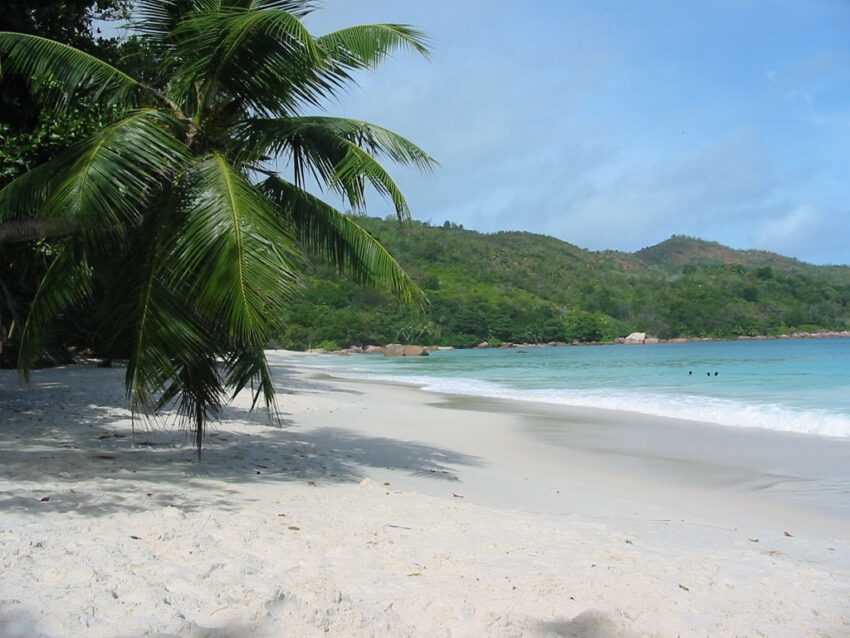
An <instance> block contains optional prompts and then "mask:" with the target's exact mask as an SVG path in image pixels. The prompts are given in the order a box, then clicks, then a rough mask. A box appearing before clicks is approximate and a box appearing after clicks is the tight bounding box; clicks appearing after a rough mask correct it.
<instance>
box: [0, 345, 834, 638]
mask: <svg viewBox="0 0 850 638" xmlns="http://www.w3.org/2000/svg"><path fill="white" fill-rule="evenodd" d="M10 372H11V374H9V373H7V372H6V371H4V372H2V373H0V416H2V418H0V455H2V459H3V463H2V464H0V509H2V512H3V516H2V518H0V558H2V563H0V564H2V565H3V574H4V578H3V579H2V580H1V581H0V630H2V631H0V633H3V634H4V635H8V636H21V637H23V636H34V635H35V636H50V637H51V638H57V637H60V636H74V635H81V634H85V635H88V636H96V637H98V636H103V637H106V636H108V637H118V636H139V635H142V634H145V633H147V634H148V635H150V634H152V635H158V636H163V637H164V636H174V635H179V636H191V637H210V638H213V637H219V636H224V635H228V636H230V635H252V636H261V637H263V636H268V637H269V638H271V637H272V636H280V635H290V636H296V637H300V636H304V637H308V636H328V635H330V636H355V637H358V636H364V637H365V636H387V637H390V636H392V637H395V636H421V635H444V636H479V635H487V636H496V637H504V638H507V637H509V636H511V637H512V636H528V637H533V638H544V637H550V636H588V637H593V638H633V637H635V636H671V635H688V636H691V635H693V636H696V635H712V636H730V637H731V636H738V635H759V634H763V635H770V636H773V637H777V636H778V637H780V638H781V637H783V636H787V637H788V638H791V637H792V636H793V637H796V636H800V635H809V636H829V635H844V634H847V633H848V632H850V611H848V609H847V604H846V592H847V590H848V588H850V541H848V540H847V539H848V537H850V536H848V535H847V534H845V533H844V530H845V527H844V524H845V522H842V520H838V521H835V520H832V522H829V521H826V522H824V521H822V520H819V517H817V516H813V515H808V514H805V513H801V512H798V511H794V510H793V508H791V509H789V508H787V507H785V506H784V505H783V504H782V500H781V498H780V505H778V506H772V505H771V504H770V499H767V501H766V502H765V503H764V506H763V507H759V508H757V509H754V508H753V503H755V502H757V501H759V500H761V499H758V498H756V497H758V496H759V495H760V494H763V493H765V492H769V491H770V489H771V488H770V487H768V486H764V485H749V484H748V483H747V481H746V480H744V481H743V482H740V483H737V484H732V485H713V484H707V485H703V486H702V487H700V486H699V485H694V484H693V481H688V480H679V481H675V480H674V481H672V483H673V484H670V483H671V481H669V480H660V478H659V477H660V476H661V475H659V474H658V473H657V471H658V470H659V469H661V470H663V471H664V472H666V471H667V470H669V469H670V468H671V467H674V469H675V464H673V466H667V467H666V470H665V463H669V460H668V461H665V460H664V459H663V458H651V457H647V456H646V455H643V456H642V455H641V452H640V450H639V449H635V448H634V447H633V446H634V445H635V443H636V442H638V441H641V440H645V437H644V434H645V432H646V431H647V428H648V429H649V430H652V429H653V428H657V427H658V426H657V425H654V424H653V423H645V424H640V423H635V422H634V421H633V420H632V416H631V415H627V414H626V415H623V414H619V413H617V414H616V415H609V416H612V418H614V421H615V422H613V423H612V422H609V425H608V426H606V427H611V428H617V427H621V428H623V427H625V425H623V424H622V423H621V424H620V426H618V425H617V423H616V420H617V419H621V420H624V423H625V424H626V425H627V424H629V423H630V424H633V426H634V427H633V429H632V435H634V437H636V438H635V439H634V440H632V439H630V438H629V437H627V436H624V435H623V433H622V430H620V431H618V436H616V437H613V439H612V440H613V441H614V442H615V443H617V445H620V446H622V449H620V450H619V451H618V450H616V449H614V450H612V449H610V448H604V449H595V448H594V443H593V441H592V440H590V439H588V438H587V436H586V432H583V431H582V429H581V427H579V428H578V429H576V430H575V431H574V432H573V435H574V436H575V437H576V440H578V441H581V442H582V445H578V446H575V445H571V446H570V447H566V446H563V445H560V444H559V445H553V444H552V443H551V442H550V441H547V440H545V439H546V436H548V434H546V433H545V432H543V433H541V432H540V431H539V429H540V428H541V427H544V426H545V425H546V424H547V419H549V420H552V419H556V420H559V419H563V418H564V414H565V413H564V412H563V411H562V410H556V411H554V412H552V413H549V414H541V413H539V411H537V412H535V414H528V412H529V410H528V406H519V405H516V404H514V403H510V404H509V403H508V402H488V401H483V400H470V399H468V398H460V397H451V396H446V395H437V394H431V393H426V392H423V391H421V390H418V389H416V388H415V387H410V386H404V385H392V384H383V383H374V382H364V381H348V380H340V379H336V378H330V377H327V376H326V375H321V374H316V373H315V372H314V371H306V370H299V369H298V355H294V356H293V357H292V366H291V367H288V368H284V369H275V384H276V388H277V390H278V395H279V400H280V405H281V409H282V411H283V427H281V428H277V427H272V426H270V425H268V424H267V422H266V421H265V418H264V415H263V414H262V413H249V412H248V411H247V407H248V405H249V404H250V398H249V397H248V396H247V395H244V394H243V395H240V396H239V397H237V399H236V401H235V402H234V404H233V406H231V407H229V408H227V409H226V410H225V415H224V417H225V418H224V420H223V421H222V422H221V423H220V424H218V425H217V426H215V427H214V428H211V429H210V431H209V437H208V440H207V441H208V442H207V444H206V446H205V452H204V460H203V461H202V462H201V463H198V462H197V461H195V454H194V450H193V449H192V448H191V446H190V445H189V444H188V441H189V439H188V437H186V436H185V435H183V434H181V433H180V432H176V431H174V430H173V429H168V428H165V429H158V430H149V429H145V428H143V427H137V428H136V433H135V435H133V433H132V423H131V422H130V419H129V413H128V412H127V410H126V407H125V405H124V399H123V391H122V386H121V381H120V376H121V371H120V370H117V369H111V370H110V369H99V368H93V367H92V368H79V369H72V368H60V369H49V370H38V371H34V373H33V385H32V386H31V387H29V388H20V387H18V386H17V384H16V379H15V376H14V372H13V371H10ZM572 416H573V418H574V419H575V420H576V422H579V423H580V422H581V421H582V420H583V419H584V420H587V419H588V418H594V417H600V415H599V414H598V413H592V414H591V413H590V412H587V411H585V412H581V413H574V414H573V415H572ZM529 428H530V429H532V430H534V429H535V428H537V430H535V431H528V429H529ZM654 431H656V432H665V431H666V432H667V433H668V434H669V432H670V431H669V430H665V429H664V427H663V426H662V427H661V429H656V430H654ZM642 433H643V434H642ZM715 434H716V433H715ZM541 435H542V436H541ZM711 435H712V433H708V434H707V435H706V436H709V437H710V436H711ZM684 438H685V439H689V437H688V436H685V437H684ZM664 440H665V441H666V442H665V443H664V444H665V445H668V444H669V445H671V446H673V449H668V448H665V450H664V451H666V452H671V451H675V445H674V444H675V443H676V442H675V441H670V440H668V439H667V438H666V437H664ZM736 440H738V439H736ZM679 443H681V441H680V442H679ZM692 443H693V441H692ZM721 443H724V446H722V447H725V442H723V441H721ZM696 446H697V449H699V450H701V451H702V452H705V453H708V452H710V450H708V449H706V448H705V445H704V442H701V441H696ZM630 448H631V449H632V451H633V454H632V456H633V457H634V458H635V459H637V461H638V462H637V463H636V465H635V466H629V464H628V463H624V462H623V459H624V458H627V457H628V450H629V449H630ZM646 464H648V465H646ZM659 464H660V467H659ZM680 469H681V468H680ZM684 469H685V470H686V471H693V469H694V468H693V467H690V469H688V463H687V462H686V463H685V468H684ZM662 474H663V472H662ZM674 474H675V472H674ZM692 477H697V478H699V472H696V473H694V474H692ZM697 482H699V481H697ZM779 496H780V497H781V496H782V495H781V494H780V495H779ZM827 518H829V517H827ZM834 525H837V527H834Z"/></svg>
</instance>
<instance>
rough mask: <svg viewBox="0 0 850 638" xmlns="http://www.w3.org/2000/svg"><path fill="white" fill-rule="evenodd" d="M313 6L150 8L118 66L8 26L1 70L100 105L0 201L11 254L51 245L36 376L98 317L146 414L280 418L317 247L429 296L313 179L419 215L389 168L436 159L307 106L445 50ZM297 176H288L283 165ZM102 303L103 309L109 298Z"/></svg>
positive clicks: (37, 311) (410, 300)
mask: <svg viewBox="0 0 850 638" xmlns="http://www.w3.org/2000/svg"><path fill="white" fill-rule="evenodd" d="M311 10H312V3H311V2H308V1H306V0H252V1H249V0H226V1H224V2H215V3H209V2H204V1H203V0H174V1H172V2H159V1H154V0H139V1H137V2H135V3H134V17H135V18H136V19H137V21H136V23H135V25H134V26H135V29H136V32H137V33H138V34H139V35H140V36H142V39H141V40H135V41H131V42H132V45H131V46H129V47H128V50H129V52H130V53H132V54H133V57H132V58H125V59H122V60H121V61H119V62H117V63H115V64H112V63H110V60H109V59H103V58H102V57H98V56H96V55H92V54H89V53H87V52H84V51H81V50H80V49H77V48H73V47H71V46H68V45H66V44H63V43H60V42H57V41H54V40H49V39H46V38H44V37H40V36H35V35H29V34H21V33H0V65H2V69H3V71H4V73H9V72H11V73H14V74H16V75H17V76H19V77H20V78H22V79H23V80H25V81H26V84H27V87H28V89H29V90H30V91H31V94H32V95H33V96H34V97H35V98H36V99H37V100H38V103H39V104H42V105H44V109H45V110H46V112H48V113H51V114H56V115H57V116H60V117H61V116H65V115H66V114H69V113H74V112H75V109H79V108H80V107H81V106H85V105H88V104H97V105H99V108H98V112H97V117H96V118H95V119H94V120H93V121H92V122H90V123H89V124H87V126H86V127H83V128H84V129H91V130H86V131H85V133H86V134H85V135H84V136H82V137H81V138H80V139H79V140H78V141H75V142H74V143H72V144H71V145H70V146H68V147H67V148H65V149H63V150H61V151H60V152H58V153H57V154H55V155H53V156H52V157H51V159H49V160H48V161H47V162H46V163H44V164H41V165H40V166H38V167H35V168H32V169H31V170H28V171H27V172H26V173H24V174H23V175H21V176H18V177H16V178H15V179H14V180H13V181H11V183H9V184H8V185H6V186H5V187H4V188H3V189H2V191H0V244H3V243H4V242H6V243H8V242H13V241H15V242H19V241H31V240H43V239H48V240H50V250H49V254H46V255H45V259H46V260H48V261H49V267H48V269H47V271H46V273H45V274H44V276H43V278H42V279H41V282H40V284H39V288H38V292H37V294H36V296H35V298H34V299H33V301H32V305H31V307H30V308H29V312H28V316H27V319H26V324H25V327H24V329H23V330H22V331H21V334H20V337H19V341H18V343H17V344H16V346H17V348H18V353H19V354H18V364H19V366H20V368H21V370H22V371H24V372H25V371H26V370H27V369H28V367H29V366H30V365H32V363H33V361H34V360H35V358H36V356H37V354H38V352H39V351H40V349H41V347H42V345H43V344H45V343H47V342H48V341H49V339H50V338H51V336H52V335H51V331H52V329H53V328H54V327H55V326H56V324H57V321H56V320H57V318H58V317H63V316H67V315H68V314H69V313H71V314H73V312H74V310H75V309H79V308H85V309H88V310H89V312H88V314H87V315H86V319H85V321H86V325H87V328H88V330H89V331H90V333H91V335H92V339H93V340H94V345H95V346H96V348H97V350H98V351H99V352H100V353H101V354H103V355H105V356H107V357H108V356H115V357H118V356H120V357H126V358H127V359H128V360H129V364H128V367H127V374H126V380H125V382H126V387H127V391H128V394H129V395H130V396H131V398H132V404H133V407H134V410H139V411H141V412H143V413H145V414H152V413H156V412H157V411H158V410H160V409H162V408H164V407H165V406H167V405H170V404H172V403H174V404H176V406H177V408H178V413H179V414H180V415H181V416H182V417H184V418H185V419H187V420H188V422H190V423H191V424H192V427H193V429H194V432H195V441H196V444H197V447H198V453H199V454H200V450H201V445H202V441H203V435H204V430H205V424H206V423H207V421H208V420H209V419H211V418H215V417H216V416H217V414H218V413H219V411H220V408H221V407H222V405H223V403H224V402H225V401H226V399H227V396H228V394H230V393H235V392H237V391H239V390H240V389H242V388H245V387H247V386H249V385H250V386H251V387H252V388H254V389H255V394H254V404H255V405H256V403H257V402H258V400H259V399H260V397H262V398H263V399H264V400H265V403H266V405H267V407H269V409H270V410H273V409H274V388H273V387H272V380H271V377H270V373H269V370H268V366H267V364H266V359H265V355H264V353H263V348H264V347H265V346H266V345H267V343H268V342H269V339H270V338H271V337H272V336H273V334H274V330H275V329H276V327H277V326H278V325H279V318H280V316H282V315H283V314H284V312H285V308H286V305H287V302H288V301H289V300H290V299H291V298H292V296H293V294H294V292H295V290H296V289H297V288H298V285H299V283H300V278H301V275H300V273H301V270H302V267H303V265H304V262H303V259H304V255H305V253H310V254H312V255H314V256H315V257H316V258H318V259H320V260H322V261H323V262H327V263H329V264H331V265H332V266H333V267H334V268H336V269H341V270H343V271H345V272H347V273H349V276H350V277H351V278H352V281H356V282H357V283H359V284H363V283H365V284H371V285H375V286H382V287H383V288H384V289H386V290H387V291H389V294H391V295H392V296H393V297H394V298H395V299H396V300H400V301H401V302H403V303H404V304H407V305H410V304H414V305H415V304H417V303H420V302H421V299H422V297H421V292H420V290H419V288H418V287H417V286H416V285H415V283H414V282H413V281H412V280H410V279H409V278H408V277H407V276H406V275H405V273H404V271H403V270H402V269H401V268H400V267H399V265H398V263H397V262H396V261H395V260H394V259H393V258H392V257H391V256H390V254H389V253H388V252H387V251H386V250H385V248H384V247H383V246H382V245H381V244H380V243H379V242H378V241H376V240H375V239H374V238H373V237H372V236H371V235H370V234H368V233H367V232H365V231H364V230H363V229H362V228H360V226H358V224H357V223H356V221H355V220H354V219H352V218H350V217H347V216H345V215H343V214H342V213H340V212H339V211H337V210H336V209H335V208H333V207H332V206H330V205H328V204H327V203H325V202H324V201H323V200H321V199H319V198H318V197H316V196H314V195H312V194H311V193H310V192H309V191H308V190H307V189H306V186H307V182H308V179H315V180H316V181H317V182H318V183H319V184H320V185H321V186H323V187H324V188H325V189H327V190H328V191H331V192H335V193H337V194H338V195H340V196H342V197H343V198H344V199H345V200H346V201H347V203H348V205H349V206H351V207H352V209H354V210H358V211H362V210H363V209H364V208H365V203H366V202H365V193H366V189H367V186H371V187H373V188H374V189H375V190H377V191H378V192H379V193H380V194H382V195H384V196H386V197H388V198H390V199H391V200H392V201H393V203H394V204H395V208H396V211H397V214H398V216H399V217H400V218H401V219H406V218H408V217H409V211H408V208H407V204H406V202H405V199H404V197H403V195H402V193H401V192H400V191H399V189H398V188H397V186H396V184H395V183H394V181H393V180H392V178H391V177H390V176H389V174H388V173H387V171H386V170H385V168H384V167H383V165H382V164H381V161H380V160H382V159H389V160H392V161H394V162H397V163H402V164H412V165H415V166H418V167H420V168H422V169H426V170H427V169H429V168H430V167H431V166H432V165H433V160H432V159H431V158H430V157H429V156H428V155H427V154H426V153H425V152H423V151H422V150H421V149H420V148H418V147H417V146H415V145H414V144H412V143H411V142H409V141H407V140H405V139H404V138H402V137H400V136H398V135H396V134H394V133H392V132H391V131H388V130H386V129H383V128H380V127H378V126H375V125H373V124H369V123H366V122H360V121H355V120H349V119H340V118H333V117H317V116H311V115H305V114H304V113H305V111H306V110H308V109H310V108H314V107H317V106H319V105H320V104H321V102H322V101H323V100H325V99H327V98H328V97H330V96H333V95H335V93H336V92H337V91H338V90H340V89H342V88H344V87H346V86H347V85H348V84H349V83H350V82H351V80H352V77H351V74H352V73H353V72H355V71H357V70H361V69H372V68H375V67H376V66H377V65H378V64H379V63H380V62H381V61H382V60H384V59H385V58H386V56H387V55H389V54H390V53H391V52H393V51H396V50H398V49H410V50H413V51H416V52H419V53H423V54H425V53H427V50H426V47H425V38H424V37H423V35H422V34H420V33H418V32H417V31H415V30H413V29H411V28H409V27H406V26H401V25H388V24H384V25H364V26H359V27H351V28H347V29H342V30H340V31H337V32H334V33H331V34H328V35H324V36H320V37H315V36H313V35H311V34H310V33H309V32H308V31H307V30H306V29H305V27H304V25H303V23H302V22H301V19H302V18H303V17H304V16H305V15H306V14H307V13H309V12H310V11H311ZM279 158H280V159H281V160H283V165H284V166H285V168H286V172H279V166H280V164H278V162H277V161H276V160H278V159H279ZM93 302H96V303H93Z"/></svg>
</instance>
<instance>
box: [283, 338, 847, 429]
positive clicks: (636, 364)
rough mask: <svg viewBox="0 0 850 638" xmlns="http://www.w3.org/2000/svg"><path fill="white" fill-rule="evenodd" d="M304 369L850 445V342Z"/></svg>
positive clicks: (525, 352) (491, 356)
mask: <svg viewBox="0 0 850 638" xmlns="http://www.w3.org/2000/svg"><path fill="white" fill-rule="evenodd" d="M270 362H271V363H272V364H273V365H274V364H275V363H276V359H275V358H274V356H272V357H271V358H270ZM298 365H299V367H308V368H311V367H312V368H316V369H320V370H323V371H325V372H327V373H329V374H331V375H334V376H338V377H343V378H352V379H357V378H360V379H374V380H384V381H393V382H403V383H408V384H413V385H416V386H419V387H421V388H422V389H423V390H426V391H432V392H441V393H449V394H459V395H468V396H478V397H494V398H505V399H519V400H523V401H534V402H542V403H553V404H562V405H572V406H584V407H593V408H604V409H614V410H629V411H632V412H639V413H643V414H650V415H657V416H664V417H674V418H679V419H688V420H692V421H700V422H705V423H712V424H717V425H722V426H728V427H741V428H760V429H766V430H778V431H784V432H795V433H799V434H805V435H815V436H821V437H836V438H841V439H850V339H783V340H764V341H728V342H698V343H670V344H657V345H646V346H622V345H619V346H584V347H541V348H527V349H505V350H497V349H490V350H452V351H440V352H434V353H431V355H430V356H428V357H383V356H380V355H352V356H348V357H341V356H338V355H316V356H314V357H303V358H299V360H298Z"/></svg>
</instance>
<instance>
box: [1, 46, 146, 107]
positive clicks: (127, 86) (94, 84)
mask: <svg viewBox="0 0 850 638" xmlns="http://www.w3.org/2000/svg"><path fill="white" fill-rule="evenodd" d="M0 73H3V74H6V73H16V74H20V75H21V76H23V77H24V78H25V79H26V80H27V81H28V83H29V85H30V87H31V88H32V90H33V92H34V93H35V94H36V96H37V97H38V98H39V99H40V100H41V101H42V102H43V103H44V104H46V105H48V106H50V107H51V108H54V109H57V110H62V109H65V108H67V107H69V106H70V105H71V104H72V103H74V101H75V100H78V99H79V98H80V97H81V96H83V95H86V96H88V97H89V98H90V99H92V100H94V101H96V102H97V103H99V104H101V105H103V106H108V105H116V106H119V107H126V106H128V105H135V104H138V103H139V102H140V101H141V100H142V98H143V96H145V95H147V97H148V99H149V100H153V99H154V96H153V93H151V92H149V91H148V90H147V89H146V88H145V87H144V86H142V85H141V84H139V83H138V82H137V81H136V80H134V79H133V78H132V77H130V76H129V75H127V74H125V73H123V72H122V71H120V70H118V69H116V68H115V67H113V66H111V65H110V64H107V63H106V62H104V61H102V60H99V59H98V58H96V57H94V56H92V55H89V54H88V53H84V52H82V51H80V50H78V49H75V48H73V47H71V46H68V45H66V44H60V43H59V42H54V41H53V40H48V39H46V38H41V37H39V36H36V35H29V34H23V33H9V32H2V33H0Z"/></svg>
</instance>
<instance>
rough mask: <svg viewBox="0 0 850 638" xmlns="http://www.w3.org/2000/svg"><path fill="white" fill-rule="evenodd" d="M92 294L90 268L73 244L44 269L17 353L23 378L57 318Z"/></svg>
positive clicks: (19, 369)
mask: <svg viewBox="0 0 850 638" xmlns="http://www.w3.org/2000/svg"><path fill="white" fill-rule="evenodd" d="M90 292H91V268H90V267H89V265H88V263H87V261H86V260H85V257H84V256H83V254H82V253H81V252H80V251H79V250H78V249H77V247H76V246H75V245H74V243H71V244H69V245H68V246H66V247H65V249H64V250H61V251H60V252H59V254H58V255H57V256H56V258H55V259H54V260H53V262H52V263H51V264H50V267H49V268H48V270H47V273H46V274H45V276H44V278H43V279H42V281H41V284H40V285H39V287H38V292H37V293H36V295H35V299H33V302H32V306H31V307H30V311H29V314H28V315H27V321H26V324H25V325H24V330H23V332H22V333H21V343H20V350H19V352H18V371H19V373H20V374H21V376H22V377H23V378H24V379H28V378H29V369H30V368H31V367H32V364H33V362H35V360H36V357H37V356H38V354H39V352H40V350H41V348H42V346H43V345H44V344H45V343H46V342H47V339H48V337H49V336H50V335H51V334H52V332H53V328H54V327H55V326H56V319H57V317H60V316H62V313H63V312H64V311H65V310H66V309H67V308H68V307H69V306H71V305H72V304H74V303H76V302H78V301H80V300H82V299H84V298H85V297H86V296H88V294H89V293H90Z"/></svg>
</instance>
